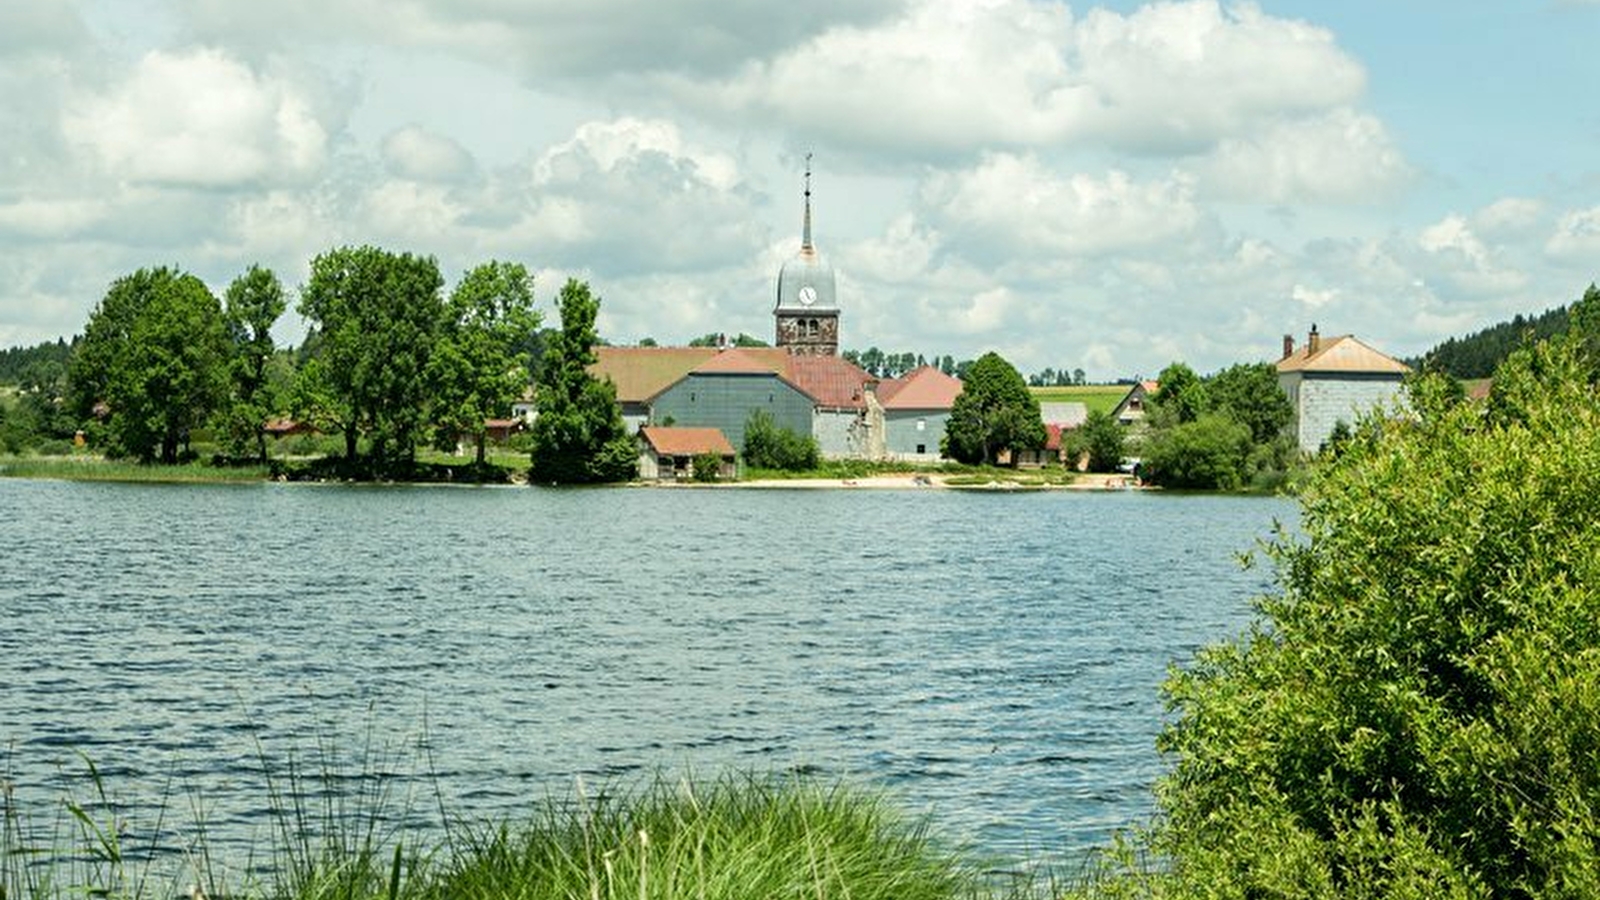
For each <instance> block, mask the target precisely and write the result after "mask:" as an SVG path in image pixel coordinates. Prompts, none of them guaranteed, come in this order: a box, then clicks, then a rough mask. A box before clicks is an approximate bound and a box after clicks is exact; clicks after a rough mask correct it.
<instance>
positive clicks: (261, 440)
mask: <svg viewBox="0 0 1600 900" xmlns="http://www.w3.org/2000/svg"><path fill="white" fill-rule="evenodd" d="M286 306H287V303H286V301H285V300H284V296H283V285H282V284H281V283H279V281H278V276H277V275H274V274H273V273H272V270H271V269H265V268H262V267H261V266H254V265H253V266H251V267H250V269H249V270H248V271H246V272H245V273H244V274H243V275H240V276H239V277H238V278H235V279H234V280H233V283H232V284H230V285H228V292H227V294H226V295H225V306H224V310H223V320H224V323H225V324H226V326H227V332H228V341H229V344H230V346H231V350H232V358H231V359H230V360H229V366H228V369H229V381H230V384H231V388H232V390H231V396H230V397H229V404H228V409H227V413H226V415H225V416H224V417H223V420H224V422H223V425H224V431H225V432H226V435H227V439H228V444H229V446H230V452H235V453H241V452H242V451H243V449H244V448H245V447H247V446H250V445H252V444H253V445H255V450H256V456H257V458H258V459H260V461H261V462H262V463H265V462H266V461H267V435H266V431H265V430H264V428H263V426H264V425H265V424H266V419H267V416H269V415H271V414H272V412H273V410H272V409H271V401H270V398H269V397H268V396H267V363H268V362H270V361H271V359H272V352H273V350H274V347H273V343H272V326H273V324H275V323H276V322H277V321H278V317H279V316H281V315H283V311H284V309H285V308H286Z"/></svg>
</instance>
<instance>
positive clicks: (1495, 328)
mask: <svg viewBox="0 0 1600 900" xmlns="http://www.w3.org/2000/svg"><path fill="white" fill-rule="evenodd" d="M1566 327H1567V307H1565V306H1558V307H1556V308H1555V309H1552V310H1549V311H1547V312H1543V313H1540V314H1539V315H1536V316H1531V317H1530V316H1523V315H1518V316H1516V317H1515V318H1513V319H1512V320H1511V321H1509V322H1501V323H1500V324H1498V325H1491V326H1489V327H1488V328H1485V329H1483V330H1482V331H1479V332H1476V333H1474V334H1470V335H1467V336H1466V337H1461V338H1450V339H1449V340H1447V341H1445V342H1444V343H1442V344H1440V345H1439V346H1437V347H1434V348H1433V349H1432V350H1429V351H1428V352H1427V353H1425V354H1423V356H1422V357H1421V358H1420V359H1408V360H1406V363H1407V364H1408V365H1410V366H1411V367H1412V368H1425V369H1429V370H1431V371H1437V372H1443V373H1444V374H1446V375H1450V376H1453V377H1455V378H1461V379H1469V378H1488V377H1489V376H1490V375H1492V374H1494V369H1495V366H1497V365H1499V364H1500V361H1501V360H1503V359H1505V358H1506V357H1507V356H1510V355H1511V351H1513V350H1515V349H1517V348H1518V347H1520V346H1522V345H1523V344H1524V343H1525V342H1528V341H1537V340H1540V339H1543V338H1548V337H1550V336H1552V335H1555V334H1559V333H1560V332H1562V331H1565V330H1566Z"/></svg>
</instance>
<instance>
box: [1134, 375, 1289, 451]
mask: <svg viewBox="0 0 1600 900" xmlns="http://www.w3.org/2000/svg"><path fill="white" fill-rule="evenodd" d="M1162 387H1163V389H1164V388H1165V387H1166V383H1165V382H1163V383H1162ZM1205 391H1206V399H1207V401H1208V402H1209V404H1210V408H1211V409H1212V410H1214V411H1216V412H1220V413H1223V414H1225V415H1227V416H1228V417H1229V418H1231V419H1233V420H1234V421H1235V422H1238V423H1239V424H1241V425H1243V426H1245V427H1246V428H1248V429H1250V439H1251V440H1252V441H1254V442H1256V443H1257V444H1267V443H1271V442H1272V441H1273V440H1275V439H1276V438H1277V437H1278V435H1280V434H1282V433H1283V430H1284V429H1285V428H1287V427H1288V426H1289V422H1290V421H1291V420H1292V419H1293V418H1294V407H1292V406H1290V405H1289V398H1288V396H1287V395H1285V394H1284V392H1283V389H1282V388H1281V387H1279V386H1278V370H1277V367H1276V366H1274V365H1273V364H1272V363H1264V362H1263V363H1240V364H1238V365H1232V366H1229V367H1228V368H1226V369H1223V370H1222V371H1220V372H1218V373H1217V374H1215V375H1212V376H1211V377H1210V378H1208V379H1206V382H1205Z"/></svg>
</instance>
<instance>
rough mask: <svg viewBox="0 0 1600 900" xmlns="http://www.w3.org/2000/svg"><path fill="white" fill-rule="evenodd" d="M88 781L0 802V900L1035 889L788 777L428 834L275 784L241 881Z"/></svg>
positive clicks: (862, 894)
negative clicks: (267, 823) (26, 800)
mask: <svg viewBox="0 0 1600 900" xmlns="http://www.w3.org/2000/svg"><path fill="white" fill-rule="evenodd" d="M90 772H91V775H92V777H91V779H90V781H89V793H90V796H89V797H87V798H83V799H81V800H80V799H67V800H64V801H63V802H62V813H63V815H62V820H61V821H57V822H54V823H49V824H48V825H46V824H44V823H37V822H32V821H29V820H28V819H27V818H26V817H24V816H22V815H21V814H19V813H18V812H17V810H16V808H15V806H14V805H13V803H12V794H11V792H10V790H9V788H8V789H7V790H6V792H5V793H4V795H3V796H0V803H3V804H4V810H3V813H4V815H3V820H0V897H6V898H8V900H11V898H15V900H61V898H69V897H83V896H89V897H104V898H108V900H135V898H150V900H157V898H159V900H166V898H170V897H174V896H185V895H186V896H189V897H191V898H199V897H215V898H220V897H237V898H275V900H277V898H281V900H332V898H339V900H358V898H374V900H378V898H383V900H458V898H482V900H491V898H526V900H541V898H550V900H558V898H559V900H567V898H606V900H610V898H619V900H620V898H628V900H632V898H639V900H678V898H683V900H717V898H727V900H744V898H751V897H762V898H769V897H770V898H796V900H799V898H827V897H850V898H855V900H878V898H881V900H955V898H967V897H971V898H977V897H986V898H1023V897H1029V896H1043V895H1042V894H1040V893H1038V892H1036V891H1034V886H1035V884H1043V883H1044V882H1043V881H1042V880H1041V881H1038V882H1035V881H1033V880H1031V879H1030V878H1029V877H1027V876H1022V875H1018V874H1009V875H997V874H995V871H994V870H993V869H990V868H988V867H987V866H986V865H985V861H984V860H981V859H979V858H978V857H976V856H974V855H973V854H971V853H968V852H965V851H963V850H960V849H958V848H953V847H951V846H949V845H948V844H946V843H945V842H942V841H940V840H938V839H937V837H936V836H935V835H933V834H931V833H930V831H929V830H928V827H927V823H926V822H925V821H922V820H917V819H913V818H910V817H908V816H907V815H905V814H904V813H903V812H902V811H901V810H900V809H899V808H898V806H897V805H896V804H894V803H892V802H890V800H889V799H888V798H887V797H886V796H885V795H883V794H882V793H879V792H876V791H872V790H867V789H860V788H851V787H846V786H842V785H838V784H821V783H818V782H815V781H812V780H808V779H807V778H805V777H803V776H800V775H793V774H790V775H774V776H762V777H758V776H752V775H726V776H723V777H720V778H717V779H714V780H695V779H683V780H678V781H668V780H665V779H657V780H654V781H651V782H648V783H644V784H642V785H640V786H638V787H634V788H628V787H618V786H614V785H613V786H607V785H598V786H595V787H594V788H592V789H591V788H587V787H586V786H585V785H584V784H583V783H581V782H580V783H579V784H577V785H576V786H575V788H574V791H573V793H572V794H571V795H570V796H568V797H565V798H548V799H546V800H545V801H543V802H536V803H534V804H533V805H532V809H533V812H532V813H531V815H530V816H529V817H528V818H527V819H525V820H522V821H497V822H462V821H452V822H450V824H448V825H446V826H445V828H444V831H443V833H442V834H441V835H439V836H437V837H433V838H428V837H423V836H419V835H417V834H414V833H410V834H408V833H403V832H402V831H400V830H399V829H398V827H397V826H396V825H395V822H394V820H395V818H396V817H395V815H394V814H395V813H396V812H397V810H395V809H392V808H389V807H388V804H389V803H390V802H391V801H392V797H390V796H389V795H388V794H387V793H386V792H385V790H384V789H383V787H382V786H381V784H376V783H374V782H373V780H372V778H371V777H370V776H371V775H372V774H373V773H366V775H365V776H364V777H361V778H341V777H339V776H338V774H337V773H331V772H324V773H323V774H322V776H321V777H320V778H319V779H317V781H316V783H314V784H310V785H306V784H299V783H294V782H290V783H287V784H285V783H278V784H276V785H275V786H274V787H273V789H272V790H271V791H270V792H269V793H270V795H271V796H270V807H271V809H272V815H273V816H274V817H275V820H276V821H275V826H274V829H273V832H274V836H273V839H272V841H271V846H269V847H266V848H263V849H261V850H260V851H259V852H256V851H252V855H253V856H254V861H253V863H252V864H251V865H249V866H242V867H240V866H236V865H234V863H230V862H229V861H226V860H223V859H220V858H218V857H217V856H216V855H214V854H213V853H212V851H211V849H210V848H209V847H207V846H206V844H205V840H204V828H203V827H198V828H196V829H195V832H194V833H193V834H191V835H190V836H189V837H188V838H187V840H186V844H187V845H186V847H185V852H184V853H183V854H182V855H181V857H180V856H179V855H178V854H173V853H166V854H162V853H158V852H156V848H155V844H156V843H157V842H162V841H172V840H182V839H183V838H181V837H180V836H179V835H177V834H176V833H175V832H176V830H177V826H176V825H175V823H171V822H165V821H161V822H153V823H144V822H141V823H129V822H127V821H126V820H123V819H119V818H118V816H117V813H116V810H115V805H114V803H113V802H112V801H111V800H110V799H109V798H108V789H109V788H110V787H114V786H108V785H107V784H106V783H105V782H104V781H103V780H102V778H101V777H100V775H99V773H98V772H96V771H95V770H94V768H93V766H92V764H91V765H90ZM340 784H343V785H347V787H339V786H338V785H340ZM348 785H361V787H357V788H350V787H348ZM307 788H310V789H309V790H308V789H307ZM146 828H149V829H152V830H149V831H147V830H145V829H146ZM163 829H170V830H171V831H172V832H173V833H166V832H164V831H163ZM180 859H181V862H178V860H180ZM235 862H236V861H235ZM175 863H176V865H177V868H176V870H174V869H173V866H174V864H175Z"/></svg>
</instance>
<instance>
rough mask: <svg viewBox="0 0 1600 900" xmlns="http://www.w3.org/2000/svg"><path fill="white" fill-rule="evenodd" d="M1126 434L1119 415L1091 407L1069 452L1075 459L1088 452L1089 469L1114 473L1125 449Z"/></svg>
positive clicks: (1070, 445)
mask: <svg viewBox="0 0 1600 900" xmlns="http://www.w3.org/2000/svg"><path fill="white" fill-rule="evenodd" d="M1126 437H1127V435H1126V433H1125V432H1124V431H1123V429H1122V426H1121V425H1120V424H1118V423H1117V420H1116V417H1114V416H1112V415H1111V413H1109V412H1106V411H1105V410H1102V409H1096V410H1091V411H1090V413H1089V418H1088V419H1086V420H1084V423H1083V424H1082V425H1081V426H1079V427H1078V428H1077V429H1076V431H1075V432H1073V434H1072V438H1071V441H1070V443H1069V451H1070V452H1071V454H1072V456H1073V462H1076V459H1077V457H1079V456H1082V455H1084V454H1088V457H1089V471H1091V472H1115V471H1117V467H1118V466H1120V465H1122V457H1123V454H1124V453H1125V452H1126V443H1127V441H1126Z"/></svg>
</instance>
